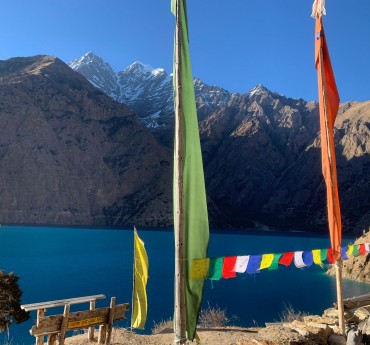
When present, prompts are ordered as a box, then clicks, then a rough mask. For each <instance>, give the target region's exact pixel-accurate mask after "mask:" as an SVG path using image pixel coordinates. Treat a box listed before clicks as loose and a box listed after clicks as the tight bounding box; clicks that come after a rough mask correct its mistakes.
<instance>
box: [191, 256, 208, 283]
mask: <svg viewBox="0 0 370 345" xmlns="http://www.w3.org/2000/svg"><path fill="white" fill-rule="evenodd" d="M208 269H209V258H205V259H193V264H192V265H191V269H190V279H206V278H207V276H208Z"/></svg>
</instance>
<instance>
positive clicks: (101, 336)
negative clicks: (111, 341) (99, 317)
mask: <svg viewBox="0 0 370 345" xmlns="http://www.w3.org/2000/svg"><path fill="white" fill-rule="evenodd" d="M106 336H107V326H106V325H100V326H99V337H98V344H100V345H102V344H104V343H105V338H106Z"/></svg>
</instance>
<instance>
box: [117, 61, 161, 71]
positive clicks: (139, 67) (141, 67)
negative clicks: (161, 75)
mask: <svg viewBox="0 0 370 345" xmlns="http://www.w3.org/2000/svg"><path fill="white" fill-rule="evenodd" d="M153 70H154V68H153V67H152V66H150V65H146V64H144V63H142V62H140V61H135V62H134V63H132V64H131V65H130V66H128V67H127V68H125V69H124V70H123V71H122V72H121V73H124V74H127V73H140V74H150V73H152V71H153Z"/></svg>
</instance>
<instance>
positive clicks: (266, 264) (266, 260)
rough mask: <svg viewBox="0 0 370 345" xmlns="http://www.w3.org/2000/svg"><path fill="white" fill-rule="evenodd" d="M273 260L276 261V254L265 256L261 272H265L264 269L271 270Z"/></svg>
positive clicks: (263, 256)
mask: <svg viewBox="0 0 370 345" xmlns="http://www.w3.org/2000/svg"><path fill="white" fill-rule="evenodd" d="M273 260H274V254H263V255H262V260H261V264H260V270H263V269H264V268H269V267H270V266H271V264H272V261H273Z"/></svg>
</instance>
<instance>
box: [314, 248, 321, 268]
mask: <svg viewBox="0 0 370 345" xmlns="http://www.w3.org/2000/svg"><path fill="white" fill-rule="evenodd" d="M312 256H313V262H314V263H315V264H316V265H319V266H321V267H323V264H322V261H321V249H314V250H312Z"/></svg>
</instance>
